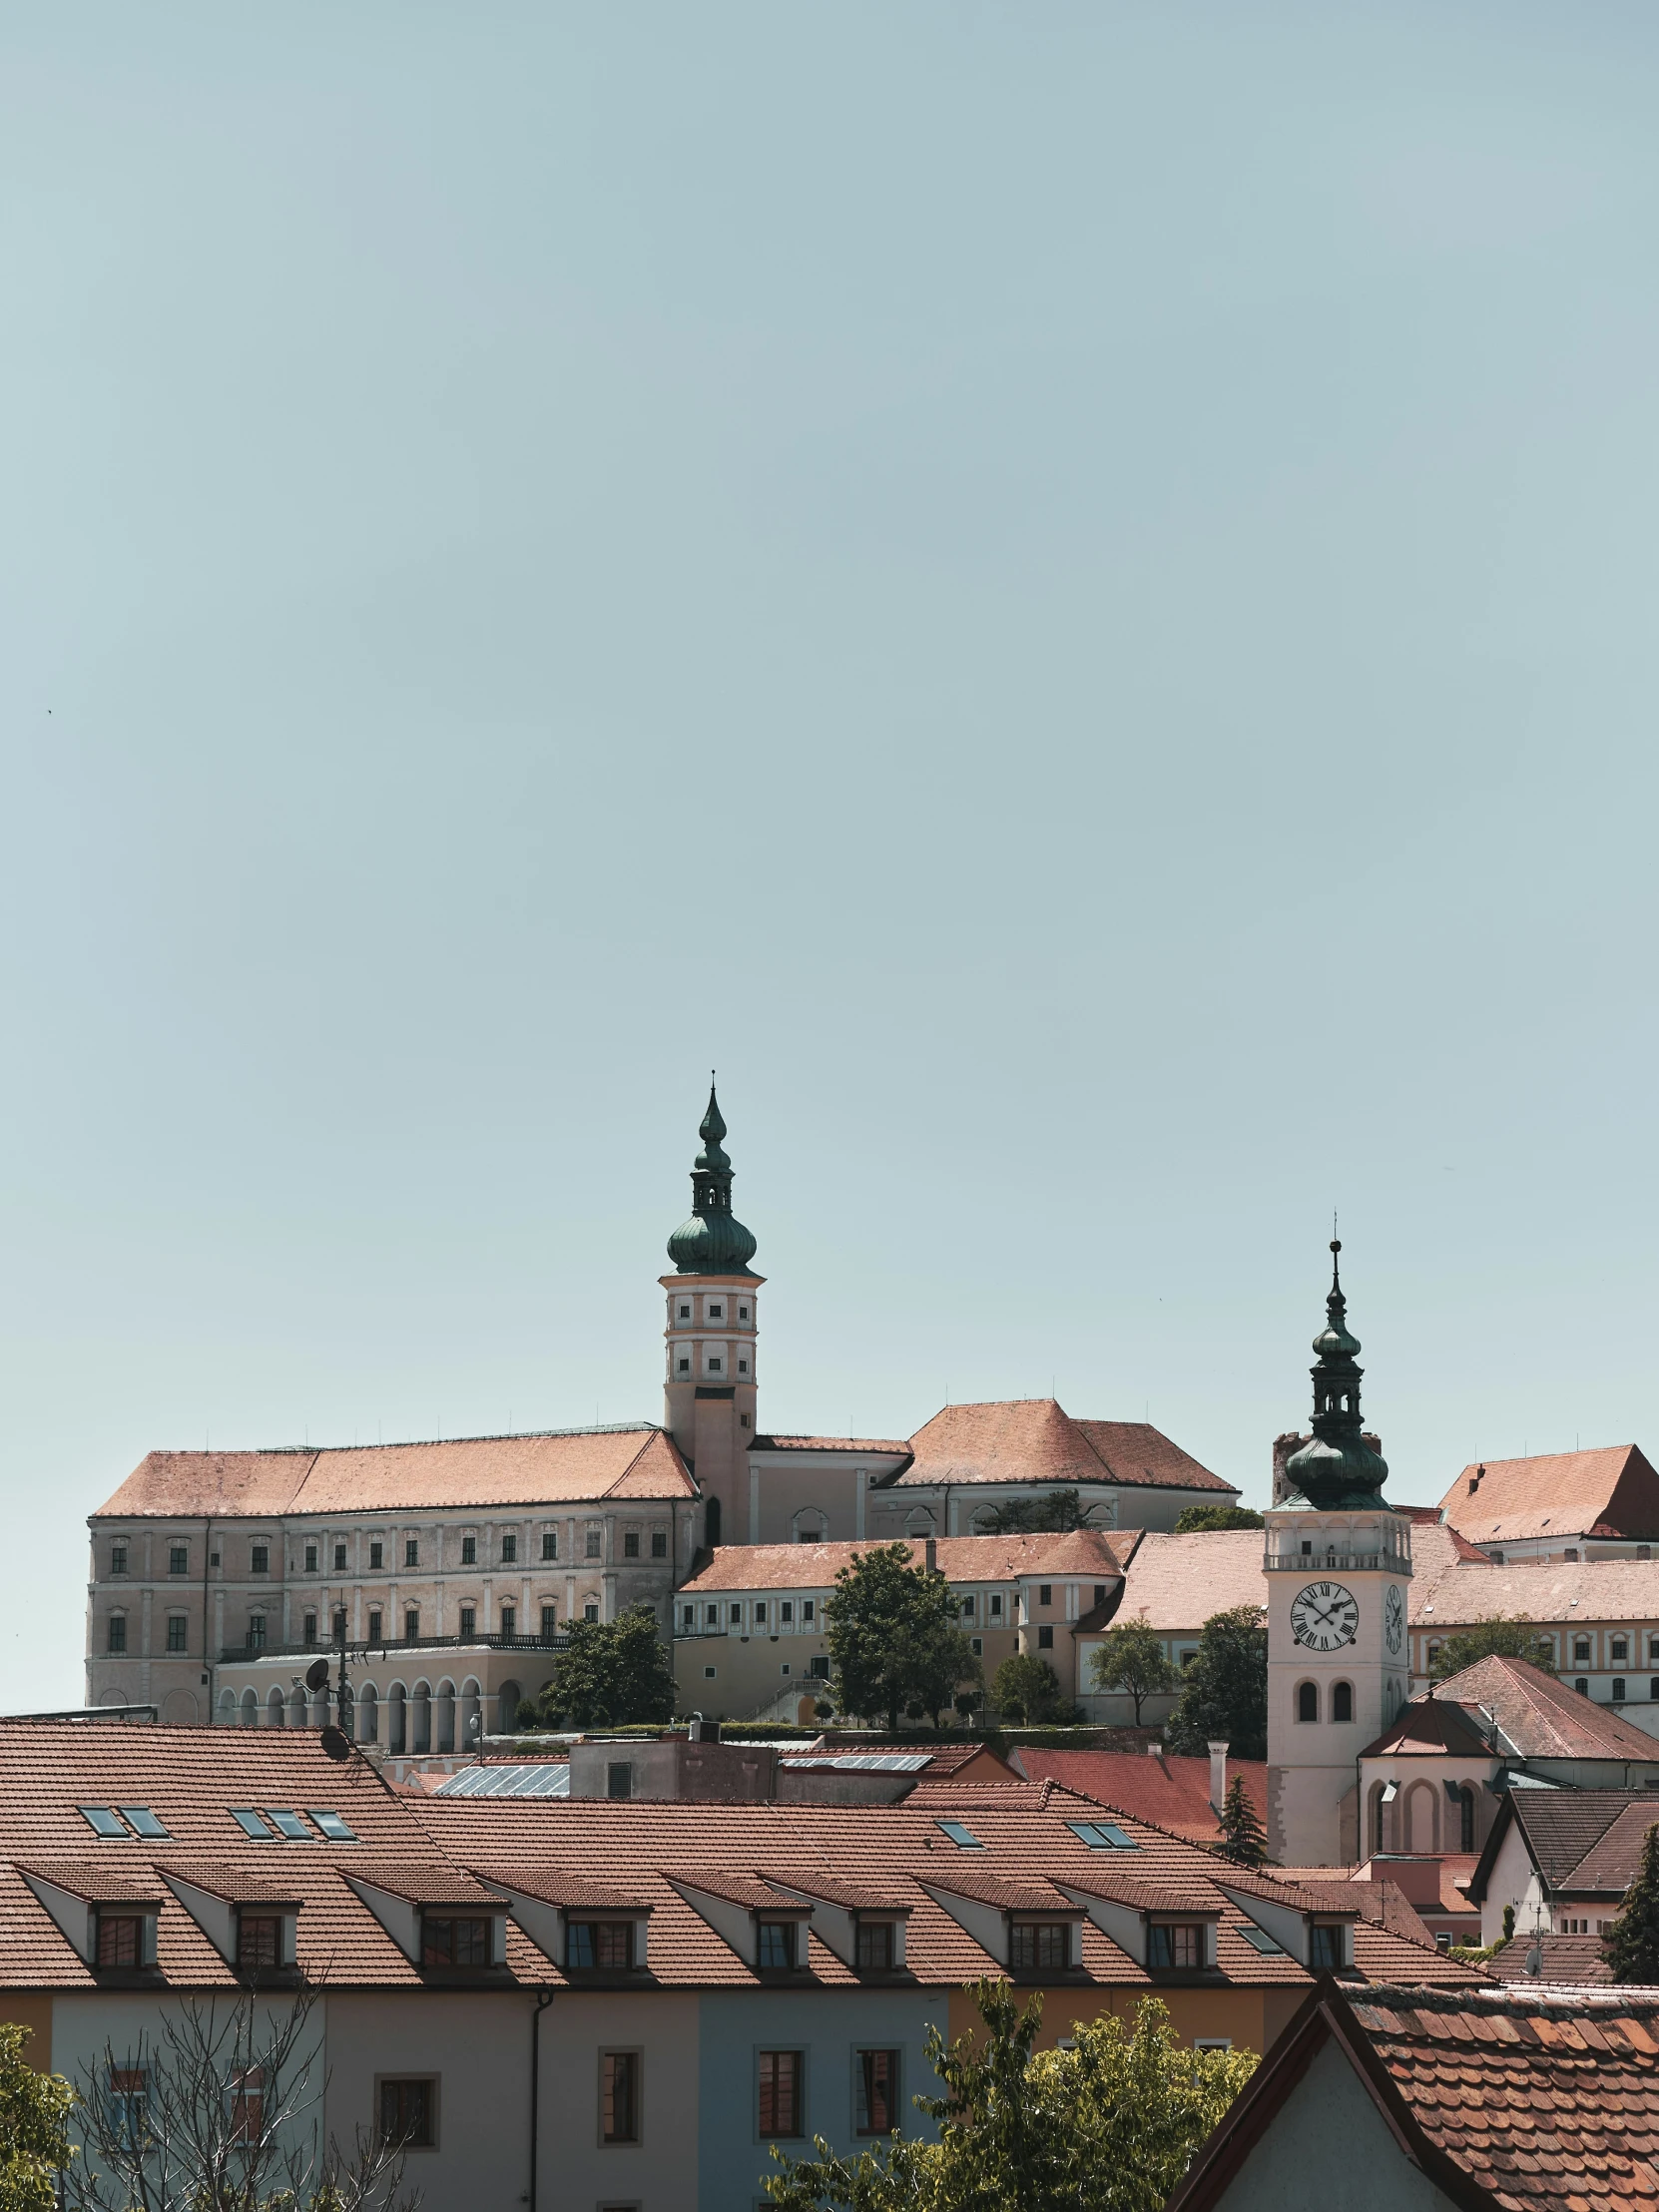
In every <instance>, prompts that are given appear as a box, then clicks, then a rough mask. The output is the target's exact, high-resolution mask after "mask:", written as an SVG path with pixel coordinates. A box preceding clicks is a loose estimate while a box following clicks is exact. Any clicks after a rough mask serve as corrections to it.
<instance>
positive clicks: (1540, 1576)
mask: <svg viewBox="0 0 1659 2212" xmlns="http://www.w3.org/2000/svg"><path fill="white" fill-rule="evenodd" d="M1493 1613H1520V1614H1522V1615H1524V1616H1525V1618H1526V1619H1527V1620H1532V1621H1542V1622H1546V1623H1551V1624H1553V1623H1556V1622H1560V1623H1563V1624H1564V1625H1566V1626H1569V1627H1578V1626H1581V1625H1587V1624H1589V1623H1591V1622H1594V1621H1659V1559H1540V1560H1537V1561H1536V1562H1535V1563H1533V1564H1531V1565H1528V1564H1526V1563H1525V1562H1524V1561H1523V1562H1522V1563H1521V1564H1520V1565H1519V1566H1502V1567H1496V1566H1493V1565H1492V1564H1491V1562H1490V1561H1489V1560H1488V1561H1487V1563H1486V1564H1485V1565H1484V1566H1479V1567H1477V1566H1470V1565H1467V1564H1464V1563H1458V1564H1456V1565H1454V1566H1450V1567H1447V1568H1446V1569H1445V1570H1444V1571H1443V1572H1442V1573H1441V1574H1439V1575H1438V1576H1437V1577H1436V1578H1435V1579H1434V1580H1433V1581H1423V1580H1422V1579H1421V1578H1420V1577H1418V1576H1415V1575H1413V1577H1412V1581H1411V1596H1410V1614H1411V1625H1412V1627H1413V1628H1436V1629H1441V1628H1443V1629H1457V1628H1467V1627H1468V1626H1470V1624H1471V1623H1473V1622H1474V1621H1478V1620H1484V1619H1486V1618H1488V1617H1489V1616H1490V1615H1491V1614H1493Z"/></svg>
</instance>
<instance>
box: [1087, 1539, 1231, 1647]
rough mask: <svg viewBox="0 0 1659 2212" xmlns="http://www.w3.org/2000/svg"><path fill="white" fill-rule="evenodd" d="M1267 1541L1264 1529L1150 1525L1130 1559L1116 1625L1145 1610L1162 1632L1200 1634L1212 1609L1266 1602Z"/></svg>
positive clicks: (1165, 1633) (1145, 1614)
mask: <svg viewBox="0 0 1659 2212" xmlns="http://www.w3.org/2000/svg"><path fill="white" fill-rule="evenodd" d="M1264 1542H1265V1538H1264V1537H1263V1534H1262V1531H1261V1529H1259V1528H1212V1529H1208V1530H1206V1531H1205V1532H1204V1533H1203V1534H1202V1535H1196V1536H1172V1535H1167V1534H1166V1533H1165V1532H1164V1531H1163V1530H1162V1529H1156V1528H1149V1529H1148V1530H1147V1531H1146V1533H1145V1534H1144V1535H1143V1536H1142V1538H1141V1540H1140V1542H1139V1543H1138V1544H1137V1545H1136V1546H1135V1550H1134V1553H1133V1556H1132V1557H1131V1558H1130V1561H1129V1565H1128V1568H1127V1569H1126V1572H1125V1577H1124V1585H1123V1599H1122V1602H1121V1603H1120V1604H1119V1606H1118V1609H1117V1611H1116V1613H1115V1614H1114V1615H1113V1624H1114V1625H1115V1626H1122V1625H1123V1624H1124V1623H1125V1622H1127V1621H1131V1620H1134V1619H1135V1618H1137V1617H1138V1616H1140V1615H1143V1614H1144V1616H1145V1617H1146V1620H1147V1621H1148V1623H1149V1624H1150V1625H1151V1626H1152V1627H1153V1628H1155V1629H1157V1631H1158V1633H1159V1634H1160V1635H1161V1636H1173V1635H1181V1634H1196V1633H1197V1631H1198V1630H1199V1629H1200V1628H1202V1627H1203V1625H1204V1623H1205V1622H1206V1621H1207V1620H1208V1619H1209V1618H1210V1615H1211V1614H1212V1613H1225V1612H1229V1611H1231V1610H1232V1608H1233V1607H1234V1606H1236V1605H1266V1603H1267V1601H1268V1578H1267V1573H1266V1570H1265V1569H1264V1567H1263V1565H1262V1552H1263V1545H1264Z"/></svg>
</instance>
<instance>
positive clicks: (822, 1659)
mask: <svg viewBox="0 0 1659 2212" xmlns="http://www.w3.org/2000/svg"><path fill="white" fill-rule="evenodd" d="M812 1672H813V1673H814V1674H816V1675H817V1676H818V1679H819V1680H820V1681H821V1682H828V1681H829V1679H830V1654H829V1653H828V1652H827V1651H820V1652H815V1653H814V1655H813V1665H812Z"/></svg>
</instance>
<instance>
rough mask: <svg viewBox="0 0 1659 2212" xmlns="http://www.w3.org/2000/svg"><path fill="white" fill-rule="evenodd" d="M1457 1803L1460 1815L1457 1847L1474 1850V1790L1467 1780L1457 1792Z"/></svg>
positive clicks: (1462, 1849)
mask: <svg viewBox="0 0 1659 2212" xmlns="http://www.w3.org/2000/svg"><path fill="white" fill-rule="evenodd" d="M1457 1803H1458V1810H1459V1816H1460V1817H1459V1827H1458V1837H1457V1849H1458V1850H1459V1851H1473V1849H1474V1792H1473V1791H1472V1790H1471V1789H1470V1788H1469V1786H1468V1784H1467V1783H1466V1782H1465V1783H1464V1785H1463V1787H1462V1788H1461V1789H1460V1790H1459V1791H1458V1793H1457Z"/></svg>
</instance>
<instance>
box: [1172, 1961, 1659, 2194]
mask: <svg viewBox="0 0 1659 2212" xmlns="http://www.w3.org/2000/svg"><path fill="white" fill-rule="evenodd" d="M1332 2044H1334V2045H1335V2046H1336V2047H1337V2049H1338V2050H1340V2051H1341V2052H1342V2054H1343V2055H1344V2056H1345V2057H1346V2059H1347V2060H1348V2063H1349V2064H1350V2066H1351V2067H1352V2068H1353V2072H1354V2075H1355V2077H1356V2079H1357V2080H1358V2082H1359V2084H1360V2086H1361V2088H1362V2089H1363V2091H1364V2092H1365V2093H1366V2094H1367V2095H1369V2096H1370V2098H1371V2100H1372V2101H1373V2103H1374V2104H1375V2105H1376V2107H1377V2108H1378V2110H1379V2112H1380V2113H1381V2115H1382V2117H1383V2121H1384V2124H1385V2126H1386V2129H1387V2132H1388V2134H1389V2135H1391V2136H1392V2138H1393V2143H1394V2148H1393V2150H1391V2151H1386V2150H1385V2151H1383V2153H1382V2155H1383V2158H1384V2159H1386V2158H1388V2157H1390V2156H1397V2157H1398V2159H1399V2160H1400V2168H1399V2174H1398V2182H1397V2187H1398V2189H1399V2190H1400V2191H1403V2190H1404V2189H1405V2187H1406V2174H1407V2172H1408V2171H1409V2167H1410V2166H1415V2167H1416V2168H1417V2169H1418V2174H1419V2175H1420V2177H1421V2178H1420V2179H1419V2180H1417V2181H1416V2182H1415V2183H1414V2187H1415V2191H1416V2195H1417V2196H1418V2197H1421V2199H1422V2201H1423V2202H1427V2201H1428V2194H1426V2193H1425V2188H1426V2191H1427V2192H1429V2193H1433V2192H1437V2193H1438V2196H1439V2197H1440V2198H1441V2199H1443V2200H1446V2201H1449V2202H1450V2203H1451V2204H1453V2205H1456V2206H1457V2207H1458V2208H1459V2212H1490V2208H1495V2207H1500V2206H1501V2207H1503V2208H1505V2212H1532V2208H1537V2212H1543V2208H1545V2207H1549V2208H1551V2212H1560V2208H1567V2212H1634V2208H1635V2207H1636V2206H1638V2205H1641V2206H1647V2207H1651V2206H1652V2204H1653V2202H1654V2200H1655V2198H1656V2197H1659V2005H1656V2004H1655V2002H1654V1999H1653V1995H1652V1992H1642V1993H1641V1994H1639V1995H1637V1994H1635V1993H1633V1992H1628V1991H1620V1990H1611V1989H1610V1990H1608V1991H1607V1992H1606V1993H1605V1994H1603V1993H1601V1992H1599V1991H1578V1992H1572V1993H1566V1992H1563V1993H1560V1994H1558V1995H1556V1996H1554V1997H1551V1996H1550V1995H1549V1994H1548V1993H1547V1992H1543V1991H1540V1990H1538V1989H1537V1988H1536V1987H1535V1986H1531V1987H1528V1986H1510V1987H1507V1988H1504V1987H1497V1988H1486V1989H1479V1990H1473V1989H1470V1990H1457V1991H1451V1990H1446V1989H1433V1988H1427V1987H1423V1986H1413V1985H1406V1986H1399V1987H1392V1988H1390V1987H1386V1986H1383V1987H1377V1988H1370V1989H1355V1988H1339V1987H1337V1986H1336V1985H1334V1984H1331V1983H1327V1984H1325V1985H1324V1986H1323V1987H1322V1988H1321V1989H1320V1990H1319V1991H1317V1992H1316V1993H1315V1995H1314V1996H1313V1997H1311V1998H1310V1999H1309V2000H1308V2002H1307V2003H1306V2004H1305V2005H1304V2006H1303V2008H1302V2010H1301V2011H1300V2012H1299V2013H1298V2014H1297V2016H1296V2018H1295V2019H1294V2020H1293V2021H1292V2022H1291V2024H1290V2026H1289V2027H1288V2028H1287V2030H1286V2031H1285V2033H1284V2034H1283V2035H1282V2036H1281V2037H1280V2039H1279V2041H1278V2042H1277V2043H1276V2044H1275V2046H1274V2048H1273V2050H1272V2051H1271V2052H1270V2053H1269V2054H1268V2056H1267V2058H1266V2059H1265V2060H1264V2061H1263V2063H1262V2064H1261V2065H1260V2066H1259V2067H1258V2068H1257V2070H1256V2072H1255V2073H1254V2074H1253V2075H1252V2077H1251V2079H1250V2081H1249V2082H1248V2083H1247V2084H1246V2086H1245V2088H1244V2089H1243V2090H1242V2091H1241V2093H1240V2095H1239V2096H1238V2097H1237V2098H1236V2099H1235V2100H1234V2103H1233V2105H1232V2108H1231V2109H1230V2110H1229V2112H1228V2113H1227V2115H1226V2117H1225V2118H1224V2119H1223V2121H1222V2123H1221V2125H1220V2127H1218V2128H1217V2130H1216V2132H1215V2133H1214V2134H1213V2135H1212V2136H1211V2138H1210V2140H1209V2141H1208V2142H1207V2143H1206V2144H1205V2145H1204V2147H1203V2148H1202V2150H1201V2151H1200V2152H1199V2154H1198V2157H1197V2158H1196V2159H1195V2161H1194V2163H1193V2165H1192V2167H1191V2168H1190V2169H1189V2171H1188V2174H1187V2176H1186V2178H1185V2180H1184V2181H1183V2182H1182V2184H1181V2186H1180V2187H1179V2188H1178V2189H1177V2190H1176V2192H1175V2194H1174V2196H1173V2197H1172V2198H1171V2199H1170V2202H1169V2206H1168V2212H1211V2208H1212V2207H1219V2206H1221V2205H1222V2204H1223V2203H1225V2201H1226V2200H1227V2197H1228V2195H1229V2192H1230V2191H1231V2188H1232V2185H1233V2183H1234V2182H1235V2181H1236V2180H1237V2179H1238V2177H1239V2175H1240V2172H1241V2170H1242V2169H1246V2168H1247V2167H1248V2165H1249V2162H1250V2160H1251V2157H1252V2154H1253V2153H1254V2152H1255V2151H1256V2148H1257V2145H1258V2144H1259V2143H1260V2142H1261V2141H1262V2138H1263V2136H1264V2135H1265V2134H1266V2133H1267V2131H1268V2129H1269V2128H1270V2126H1271V2125H1272V2122H1273V2120H1274V2118H1275V2116H1276V2115H1277V2114H1278V2113H1280V2112H1281V2111H1282V2110H1283V2109H1284V2107H1285V2105H1286V2103H1287V2101H1288V2100H1289V2098H1290V2096H1291V2094H1292V2092H1293V2090H1294V2089H1295V2087H1296V2084H1297V2083H1298V2082H1299V2081H1300V2080H1302V2079H1303V2078H1304V2077H1305V2076H1306V2074H1307V2070H1308V2067H1309V2064H1310V2063H1311V2061H1312V2059H1313V2057H1314V2056H1315V2055H1316V2054H1317V2053H1318V2052H1319V2050H1321V2049H1322V2048H1323V2047H1326V2046H1329V2045H1332ZM1310 2126H1311V2129H1312V2128H1313V2126H1314V2123H1312V2122H1311V2123H1310ZM1305 2147H1306V2153H1307V2155H1308V2156H1309V2157H1310V2158H1312V2159H1313V2160H1315V2161H1316V2162H1317V2170H1318V2173H1319V2174H1320V2175H1321V2176H1324V2177H1327V2178H1328V2181H1329V2186H1330V2187H1331V2189H1332V2190H1333V2191H1334V2192H1337V2191H1339V2190H1340V2177H1341V2173H1342V2161H1343V2158H1344V2145H1343V2143H1342V2141H1341V2140H1339V2139H1337V2138H1333V2137H1328V2138H1326V2139H1325V2140H1324V2141H1323V2142H1322V2141H1321V2140H1320V2139H1319V2137H1318V2135H1317V2132H1312V2131H1311V2132H1310V2133H1309V2134H1308V2136H1307V2139H1306V2146H1305ZM1390 2176H1391V2169H1387V2168H1386V2167H1385V2168H1384V2170H1383V2171H1382V2172H1380V2173H1378V2174H1377V2175H1376V2176H1375V2177H1374V2179H1373V2182H1372V2192H1373V2193H1372V2195H1370V2196H1368V2201H1376V2202H1377V2203H1385V2202H1387V2201H1389V2191H1390ZM1254 2178H1255V2179H1256V2180H1257V2181H1258V2183H1259V2184H1260V2183H1266V2182H1267V2181H1268V2179H1269V2171H1268V2169H1267V2167H1266V2161H1265V2159H1264V2170H1263V2171H1262V2172H1261V2174H1259V2175H1257V2176H1255V2177H1254ZM1247 2187H1248V2184H1247ZM1264 2201H1265V2200H1264Z"/></svg>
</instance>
